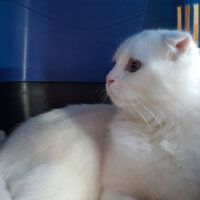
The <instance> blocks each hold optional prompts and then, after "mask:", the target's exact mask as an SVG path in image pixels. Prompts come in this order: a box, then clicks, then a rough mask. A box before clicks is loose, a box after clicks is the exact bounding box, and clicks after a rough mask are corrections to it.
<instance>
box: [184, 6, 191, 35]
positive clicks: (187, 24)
mask: <svg viewBox="0 0 200 200" xmlns="http://www.w3.org/2000/svg"><path fill="white" fill-rule="evenodd" d="M185 31H187V32H189V31H190V6H189V5H187V6H185Z"/></svg>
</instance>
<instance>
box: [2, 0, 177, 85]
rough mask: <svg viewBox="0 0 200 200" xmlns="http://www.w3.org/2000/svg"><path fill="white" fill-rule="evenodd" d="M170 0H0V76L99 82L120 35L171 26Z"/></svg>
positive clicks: (173, 8) (172, 10)
mask: <svg viewBox="0 0 200 200" xmlns="http://www.w3.org/2000/svg"><path fill="white" fill-rule="evenodd" d="M176 4H177V1H176V0H114V1H113V0H84V1H83V0H59V1H56V0H0V28H1V31H0V44H1V45H0V81H75V82H102V81H104V79H105V76H106V74H107V73H108V71H109V70H110V69H111V67H112V62H111V58H112V55H113V53H114V52H115V50H116V48H117V46H118V45H119V44H120V43H121V41H123V40H124V39H125V38H126V37H128V36H130V35H132V34H133V33H136V32H138V31H140V30H142V29H146V28H176Z"/></svg>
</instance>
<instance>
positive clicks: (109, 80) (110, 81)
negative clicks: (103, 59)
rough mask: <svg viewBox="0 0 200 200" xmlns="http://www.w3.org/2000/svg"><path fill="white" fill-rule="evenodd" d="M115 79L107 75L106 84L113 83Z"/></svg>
mask: <svg viewBox="0 0 200 200" xmlns="http://www.w3.org/2000/svg"><path fill="white" fill-rule="evenodd" d="M114 81H115V80H111V79H109V78H108V77H106V84H107V85H110V84H111V83H113V82H114Z"/></svg>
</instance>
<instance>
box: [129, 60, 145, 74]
mask: <svg viewBox="0 0 200 200" xmlns="http://www.w3.org/2000/svg"><path fill="white" fill-rule="evenodd" d="M141 66H142V63H141V62H140V61H139V60H134V59H132V58H130V59H129V61H128V64H127V70H128V71H129V72H136V71H137V70H138V69H140V68H141Z"/></svg>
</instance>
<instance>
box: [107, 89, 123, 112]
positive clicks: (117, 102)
mask: <svg viewBox="0 0 200 200" xmlns="http://www.w3.org/2000/svg"><path fill="white" fill-rule="evenodd" d="M106 91H107V95H108V96H109V97H110V99H111V101H112V103H113V104H115V105H116V106H117V107H119V108H123V107H124V105H123V101H122V100H120V97H119V96H116V95H115V94H114V92H113V91H112V90H111V89H110V88H109V87H106Z"/></svg>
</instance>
